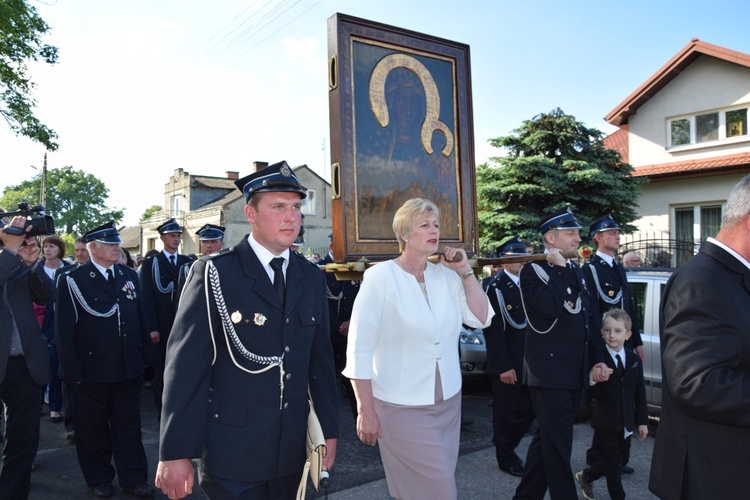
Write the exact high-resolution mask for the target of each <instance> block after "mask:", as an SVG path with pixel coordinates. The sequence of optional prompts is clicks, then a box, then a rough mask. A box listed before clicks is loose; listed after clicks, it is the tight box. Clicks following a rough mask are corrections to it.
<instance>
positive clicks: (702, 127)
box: [667, 106, 748, 148]
mask: <svg viewBox="0 0 750 500" xmlns="http://www.w3.org/2000/svg"><path fill="white" fill-rule="evenodd" d="M747 110H748V108H747V106H745V107H740V108H737V107H735V108H731V109H726V110H721V111H712V112H710V113H697V114H694V115H690V116H680V117H676V118H670V119H667V131H668V141H669V144H668V145H667V147H668V148H674V147H678V146H687V145H691V144H702V143H707V142H712V141H723V140H726V139H736V138H740V139H742V138H745V139H746V138H747V137H748V132H747Z"/></svg>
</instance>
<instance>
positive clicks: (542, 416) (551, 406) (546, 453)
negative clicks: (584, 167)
mask: <svg viewBox="0 0 750 500" xmlns="http://www.w3.org/2000/svg"><path fill="white" fill-rule="evenodd" d="M580 229H581V226H580V225H579V224H578V221H577V220H576V218H575V215H573V211H572V210H571V209H570V207H565V208H563V209H561V210H558V211H557V212H555V213H553V214H552V215H550V216H547V217H545V218H544V219H543V220H542V221H541V223H540V224H539V232H540V233H541V234H542V238H543V239H544V246H545V248H546V251H547V262H545V263H543V264H538V263H536V262H529V263H527V264H526V265H524V267H523V269H522V270H521V297H522V299H523V304H524V308H525V311H526V318H527V322H528V326H527V330H526V345H525V353H524V368H523V382H524V384H525V385H527V386H528V387H529V394H530V396H531V402H532V405H533V407H534V413H535V415H536V418H537V421H538V423H539V427H538V429H537V431H536V432H535V433H534V437H533V438H532V440H531V444H530V445H529V451H528V454H527V456H526V465H525V467H524V474H523V478H522V479H521V483H520V484H519V485H518V488H517V489H516V494H515V497H514V498H516V499H538V500H541V499H542V498H544V495H545V492H546V491H547V489H549V492H550V497H551V498H553V499H560V498H577V497H578V492H577V490H576V485H575V481H574V479H573V471H572V469H571V467H570V455H571V451H572V447H573V420H574V417H575V412H576V410H577V409H578V406H579V404H580V400H581V391H582V389H583V387H584V384H586V383H588V379H589V369H590V368H591V364H590V359H591V360H595V361H600V362H601V363H600V370H602V373H601V374H600V375H598V376H597V377H596V379H597V381H599V379H601V380H605V378H604V372H603V370H606V365H605V364H604V361H603V358H601V349H596V347H598V346H600V345H601V343H594V342H591V340H593V337H592V338H590V335H589V324H590V318H589V292H588V290H587V289H586V283H585V282H584V280H583V275H582V274H581V270H580V269H579V267H578V266H577V265H576V264H575V263H574V262H572V261H569V260H568V259H566V258H565V257H564V256H563V255H562V253H563V252H566V251H575V250H576V249H577V248H578V244H579V243H580V242H581V237H580V235H579V231H580ZM598 337H599V340H600V341H601V336H598ZM595 346H596V347H595ZM596 351H598V353H597V352H596Z"/></svg>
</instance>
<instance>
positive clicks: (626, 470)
mask: <svg viewBox="0 0 750 500" xmlns="http://www.w3.org/2000/svg"><path fill="white" fill-rule="evenodd" d="M633 472H635V469H633V468H632V467H630V466H629V465H623V466H622V473H623V474H632V473H633Z"/></svg>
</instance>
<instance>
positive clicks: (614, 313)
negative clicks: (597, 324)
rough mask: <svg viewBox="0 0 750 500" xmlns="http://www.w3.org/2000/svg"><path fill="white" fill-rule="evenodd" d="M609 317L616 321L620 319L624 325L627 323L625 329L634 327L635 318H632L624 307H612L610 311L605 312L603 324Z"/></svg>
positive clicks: (629, 329) (628, 329)
mask: <svg viewBox="0 0 750 500" xmlns="http://www.w3.org/2000/svg"><path fill="white" fill-rule="evenodd" d="M607 318H612V319H613V320H615V321H619V322H620V323H622V324H623V325H625V330H627V331H631V329H632V328H633V320H631V319H630V315H629V314H628V313H626V312H625V311H624V310H622V309H610V310H609V311H607V312H605V313H604V315H603V316H602V325H603V324H604V322H605V321H607Z"/></svg>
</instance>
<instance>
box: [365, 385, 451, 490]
mask: <svg viewBox="0 0 750 500" xmlns="http://www.w3.org/2000/svg"><path fill="white" fill-rule="evenodd" d="M435 401H436V402H435V404H434V405H424V406H404V405H396V404H392V403H386V402H385V401H381V400H379V399H377V398H376V399H375V412H376V413H377V415H378V419H380V427H381V430H382V432H383V437H381V438H380V439H378V445H379V448H380V458H381V459H382V460H383V468H384V469H385V478H386V481H387V482H388V493H390V495H391V496H392V497H394V498H400V499H403V500H423V499H425V498H429V499H430V500H444V499H445V500H454V499H455V498H456V497H457V492H456V464H457V462H458V446H459V440H460V437H461V392H460V391H459V392H458V394H456V395H455V396H453V397H451V398H450V399H448V400H447V401H444V400H443V391H442V387H441V383H440V373H439V372H438V373H437V376H436V383H435Z"/></svg>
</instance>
